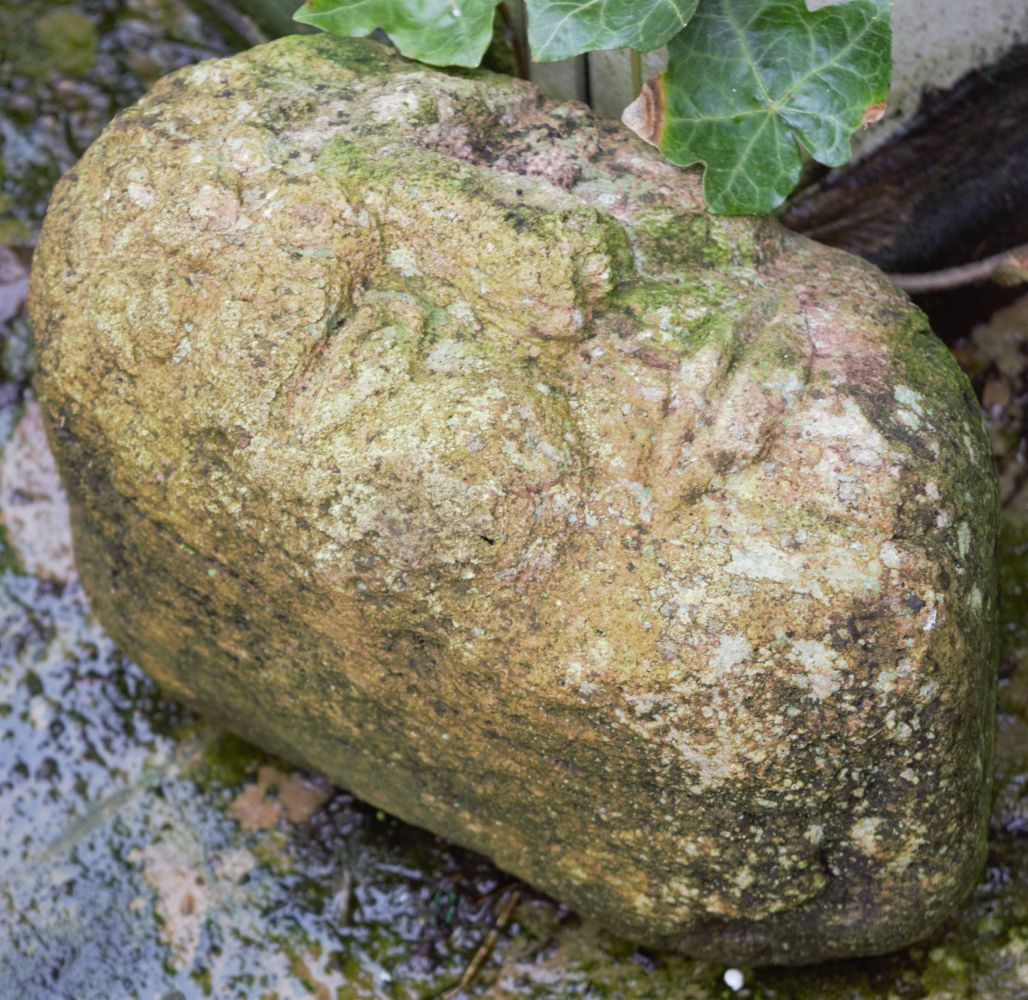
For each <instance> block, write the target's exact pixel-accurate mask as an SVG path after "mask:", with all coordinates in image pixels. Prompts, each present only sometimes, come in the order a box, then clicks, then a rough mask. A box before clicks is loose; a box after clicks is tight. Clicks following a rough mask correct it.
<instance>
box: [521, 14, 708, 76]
mask: <svg viewBox="0 0 1028 1000" xmlns="http://www.w3.org/2000/svg"><path fill="white" fill-rule="evenodd" d="M698 3H699V0H527V3H526V6H527V7H528V44H529V47H530V48H531V50H532V58H533V59H534V60H535V61H536V62H552V61H553V60H555V59H570V58H571V57H572V56H577V55H581V54H582V53H583V52H593V51H595V50H597V49H638V50H639V51H640V52H649V51H651V50H652V49H659V48H660V47H661V46H662V45H665V44H666V43H667V42H668V41H669V40H670V39H671V38H672V37H673V36H674V35H676V34H677V33H678V32H679V31H681V30H682V28H684V27H685V25H686V24H687V23H688V21H689V18H690V17H692V15H693V12H694V11H695V10H696V5H697V4H698Z"/></svg>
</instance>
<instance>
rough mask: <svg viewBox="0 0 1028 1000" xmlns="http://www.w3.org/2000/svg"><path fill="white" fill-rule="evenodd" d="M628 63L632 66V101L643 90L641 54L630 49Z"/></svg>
mask: <svg viewBox="0 0 1028 1000" xmlns="http://www.w3.org/2000/svg"><path fill="white" fill-rule="evenodd" d="M629 61H630V62H631V66H632V99H633V100H634V99H635V98H636V97H638V96H639V95H640V94H641V93H642V89H643V59H642V53H641V52H639V51H638V50H637V49H631V50H630V51H629Z"/></svg>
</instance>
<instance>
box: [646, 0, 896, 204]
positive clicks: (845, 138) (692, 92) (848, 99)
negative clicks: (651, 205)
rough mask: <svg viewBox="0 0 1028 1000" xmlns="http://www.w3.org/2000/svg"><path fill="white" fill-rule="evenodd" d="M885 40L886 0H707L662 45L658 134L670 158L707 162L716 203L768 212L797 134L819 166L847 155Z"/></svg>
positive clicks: (883, 86)
mask: <svg viewBox="0 0 1028 1000" xmlns="http://www.w3.org/2000/svg"><path fill="white" fill-rule="evenodd" d="M889 45H890V30H889V6H888V3H887V2H886V0H853V2H851V3H847V4H844V5H841V6H837V7H828V8H826V9H824V10H819V11H816V12H810V11H808V10H807V8H806V4H805V3H804V0H704V3H703V5H702V6H701V8H700V10H699V11H697V13H696V16H695V17H694V18H693V19H692V20H691V21H690V22H689V25H688V26H687V27H686V28H685V30H684V31H682V32H680V33H679V34H678V35H677V36H676V37H675V38H674V39H672V41H671V44H670V46H669V48H668V57H669V58H668V69H667V72H666V73H665V74H664V75H663V76H662V77H661V78H660V80H659V83H658V84H657V85H656V87H657V94H658V96H657V97H656V99H655V100H654V101H653V102H652V103H653V104H654V105H655V106H658V107H660V106H662V114H661V113H660V112H658V113H657V114H658V115H659V119H660V120H659V121H656V122H651V128H653V130H654V132H655V135H654V139H655V141H656V143H657V145H659V146H660V148H661V150H662V151H663V152H664V154H665V155H666V156H667V158H668V159H669V160H671V161H672V162H674V163H678V164H680V165H681V166H688V165H689V164H692V163H703V164H706V174H705V176H704V194H705V196H706V199H707V202H708V204H709V205H710V207H711V208H712V209H713V210H714V211H715V212H728V213H737V212H752V213H755V214H763V213H766V212H770V211H771V210H772V209H774V208H776V207H777V206H778V205H780V204H781V203H782V202H783V201H784V200H785V198H786V196H787V195H788V194H789V192H790V191H792V189H793V188H794V187H795V186H796V183H797V181H798V180H799V177H800V171H801V169H802V165H803V163H802V158H801V154H800V144H801V143H802V145H803V146H804V147H806V149H807V150H808V151H809V152H810V154H811V155H812V156H813V157H814V159H816V160H817V161H819V162H820V163H824V164H825V165H826V166H830V167H837V166H840V165H841V164H843V163H845V162H846V161H847V160H848V159H849V158H850V135H851V134H852V133H853V132H854V131H855V130H856V129H857V128H859V127H860V123H861V120H862V118H863V116H864V114H865V113H866V112H867V111H868V109H869V108H871V107H873V106H874V105H877V104H880V103H881V102H884V101H885V98H886V96H887V94H888V90H889Z"/></svg>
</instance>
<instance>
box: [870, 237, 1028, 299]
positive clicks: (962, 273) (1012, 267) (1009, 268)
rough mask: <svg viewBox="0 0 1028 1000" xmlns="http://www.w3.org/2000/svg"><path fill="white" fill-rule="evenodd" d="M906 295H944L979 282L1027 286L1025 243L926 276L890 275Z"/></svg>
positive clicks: (1027, 266)
mask: <svg viewBox="0 0 1028 1000" xmlns="http://www.w3.org/2000/svg"><path fill="white" fill-rule="evenodd" d="M889 277H890V278H892V280H893V281H895V282H896V284H897V285H899V286H900V288H902V289H903V290H904V291H905V292H913V293H915V294H916V293H920V292H946V291H949V290H950V289H953V288H962V287H963V286H964V285H973V284H976V283H977V282H980V281H994V282H996V284H998V285H1021V284H1025V283H1028V243H1026V244H1025V245H1024V246H1019V247H1014V248H1013V249H1012V250H1004V251H1003V253H997V254H993V255H992V256H991V257H986V258H985V259H984V260H976V261H974V263H972V264H961V265H960V266H959V267H947V268H945V269H944V270H942V271H930V272H928V273H927V274H890V275H889Z"/></svg>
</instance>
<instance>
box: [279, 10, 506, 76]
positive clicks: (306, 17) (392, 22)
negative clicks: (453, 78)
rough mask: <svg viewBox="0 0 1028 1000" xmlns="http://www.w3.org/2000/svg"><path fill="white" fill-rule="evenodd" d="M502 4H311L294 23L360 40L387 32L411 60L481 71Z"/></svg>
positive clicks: (296, 17) (300, 13)
mask: <svg viewBox="0 0 1028 1000" xmlns="http://www.w3.org/2000/svg"><path fill="white" fill-rule="evenodd" d="M498 2H499V0H307V2H306V3H305V4H304V5H303V6H302V7H301V8H300V9H299V10H298V11H297V12H296V13H295V14H294V15H293V19H294V20H296V21H300V22H302V23H303V24H313V25H314V27H316V28H321V29H322V30H324V31H327V32H329V33H330V34H333V35H344V36H355V37H357V38H363V37H365V36H366V35H370V34H371V33H372V32H373V31H374V30H375V29H376V28H381V29H382V30H383V31H384V32H385V33H386V34H387V35H388V36H389V38H390V40H391V41H392V43H393V44H394V45H395V46H396V47H397V48H398V49H399V50H400V51H401V52H402V53H403V54H404V55H405V56H407V58H408V59H417V60H419V61H420V62H423V63H428V64H429V65H430V66H477V65H478V64H479V63H480V62H481V61H482V56H483V55H485V50H486V49H487V48H488V46H489V42H490V41H492V37H493V13H494V11H495V8H496V5H497V3H498Z"/></svg>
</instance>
